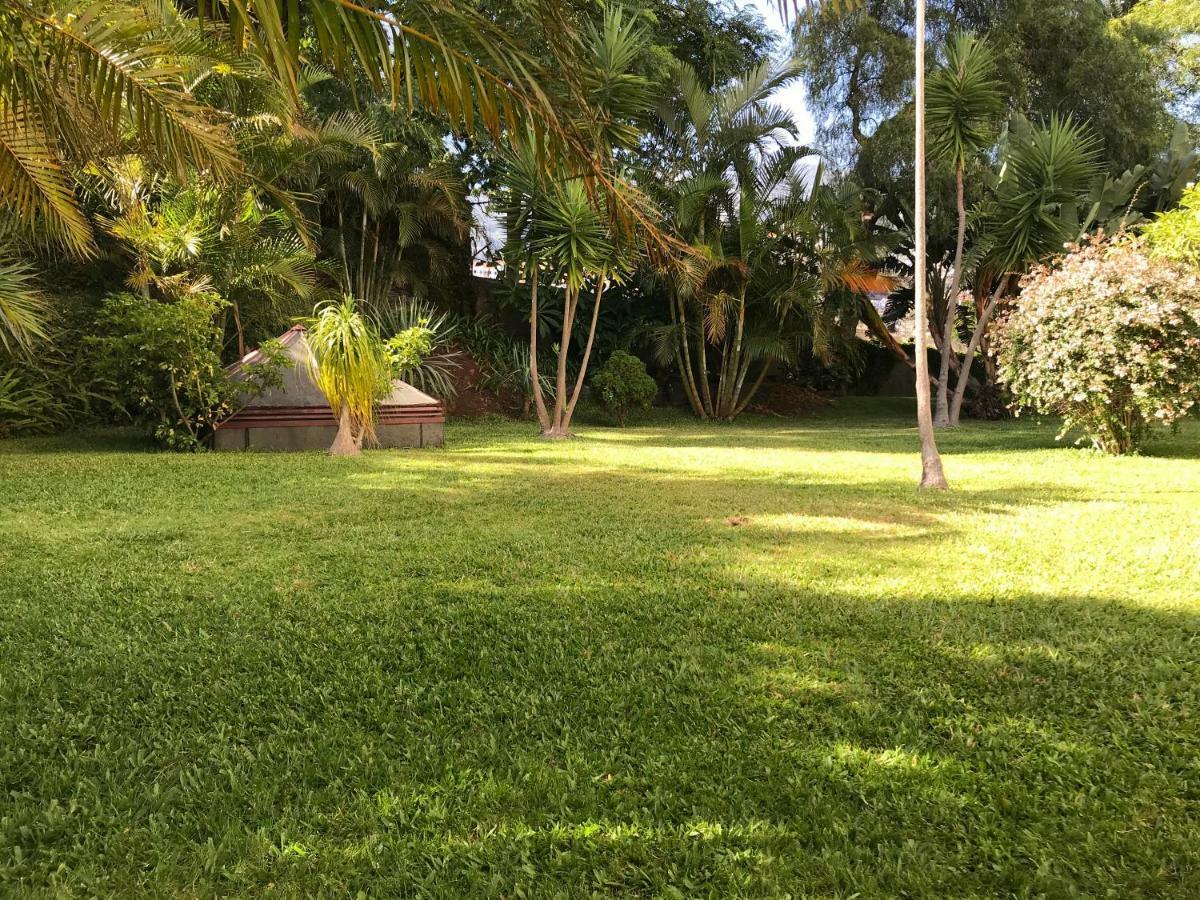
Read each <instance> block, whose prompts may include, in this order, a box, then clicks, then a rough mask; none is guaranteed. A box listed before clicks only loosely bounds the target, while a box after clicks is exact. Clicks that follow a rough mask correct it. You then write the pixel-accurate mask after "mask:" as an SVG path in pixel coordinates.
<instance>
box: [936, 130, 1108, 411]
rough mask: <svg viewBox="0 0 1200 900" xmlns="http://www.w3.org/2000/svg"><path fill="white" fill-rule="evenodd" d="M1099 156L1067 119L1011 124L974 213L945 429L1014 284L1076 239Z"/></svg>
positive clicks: (1084, 132)
mask: <svg viewBox="0 0 1200 900" xmlns="http://www.w3.org/2000/svg"><path fill="white" fill-rule="evenodd" d="M1098 153H1099V145H1098V144H1097V142H1096V139H1095V137H1094V136H1093V135H1092V134H1091V132H1090V131H1089V130H1088V129H1087V128H1086V127H1084V126H1082V125H1079V124H1077V123H1075V122H1072V121H1071V120H1070V119H1060V118H1058V117H1057V116H1054V117H1051V119H1050V121H1049V122H1048V123H1047V124H1046V125H1045V126H1040V127H1034V126H1032V125H1030V124H1029V123H1028V122H1026V121H1024V120H1023V119H1019V118H1018V119H1016V120H1014V122H1013V124H1012V128H1011V131H1010V134H1009V135H1008V138H1007V140H1006V141H1005V144H1004V147H1003V148H1002V153H1001V168H1000V174H999V177H998V179H997V181H996V184H995V187H994V188H993V190H992V192H991V195H990V196H989V197H988V198H987V199H986V200H985V202H984V204H983V206H982V208H981V209H980V210H979V220H980V230H981V235H982V236H981V239H980V246H979V248H978V249H977V259H978V265H977V269H976V273H975V295H976V298H977V314H976V321H975V327H974V329H973V331H972V333H971V339H970V341H969V343H968V344H967V349H966V352H965V353H964V354H963V357H962V361H961V363H960V366H959V374H958V382H957V384H956V385H955V388H954V395H953V397H952V399H951V402H950V425H952V426H953V425H958V423H959V419H960V416H961V413H962V404H963V398H964V397H965V396H966V392H967V385H968V383H969V380H970V376H971V367H972V363H973V362H974V358H975V354H976V352H977V351H978V350H979V349H980V347H981V345H982V343H983V340H984V336H985V334H986V332H987V327H988V323H989V322H990V321H991V318H992V315H993V314H994V313H995V311H996V308H997V306H998V305H999V304H1000V302H1001V300H1002V299H1003V298H1004V296H1005V294H1006V292H1007V291H1008V290H1009V288H1010V286H1011V285H1012V284H1013V281H1014V279H1015V278H1016V277H1017V276H1019V275H1020V274H1021V273H1023V272H1024V271H1026V270H1027V269H1028V268H1029V267H1030V266H1031V265H1033V264H1035V263H1037V262H1039V261H1042V260H1045V259H1048V258H1049V257H1051V256H1054V255H1056V254H1058V253H1061V252H1062V249H1063V246H1064V244H1066V243H1067V242H1069V241H1070V240H1071V239H1072V238H1073V237H1074V235H1075V232H1076V228H1077V227H1078V208H1079V205H1080V203H1081V202H1082V200H1083V198H1084V197H1086V196H1087V192H1088V189H1089V186H1090V185H1091V184H1092V182H1093V180H1094V178H1095V177H1096V174H1097V171H1098ZM989 287H990V293H989Z"/></svg>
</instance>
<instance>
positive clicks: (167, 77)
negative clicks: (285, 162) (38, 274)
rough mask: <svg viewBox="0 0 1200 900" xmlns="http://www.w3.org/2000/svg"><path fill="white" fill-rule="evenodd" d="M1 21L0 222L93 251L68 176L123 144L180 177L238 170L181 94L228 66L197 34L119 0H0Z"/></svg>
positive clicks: (202, 109) (223, 135)
mask: <svg viewBox="0 0 1200 900" xmlns="http://www.w3.org/2000/svg"><path fill="white" fill-rule="evenodd" d="M167 8H169V9H170V10H171V12H172V13H173V12H174V8H173V7H170V5H169V4H167ZM0 22H3V25H4V37H5V44H6V48H5V49H6V52H5V53H2V54H0V207H2V208H3V209H4V210H5V213H4V214H3V216H0V218H2V219H3V221H0V226H3V227H7V228H8V229H12V230H14V231H17V232H18V233H20V234H23V235H25V236H26V237H32V238H34V239H35V240H37V241H38V242H40V243H44V244H49V245H52V246H57V247H61V248H64V249H66V250H67V251H69V252H71V253H73V254H78V255H84V256H86V255H89V254H91V253H93V252H94V250H95V243H94V235H93V232H92V228H91V225H90V223H89V222H88V220H87V217H86V216H85V215H84V213H83V211H82V210H81V208H80V205H79V200H78V197H77V195H76V186H75V181H74V173H76V172H78V171H79V169H81V168H82V166H83V164H85V163H86V162H88V161H90V160H93V159H96V158H98V157H99V156H101V155H108V154H111V153H113V152H117V151H118V149H119V148H120V147H122V146H126V145H127V144H128V141H129V140H130V139H132V140H134V141H136V142H137V144H138V145H139V146H140V147H142V148H144V149H145V150H146V151H148V152H151V153H153V154H154V156H155V157H156V158H157V159H158V160H159V162H160V164H161V166H162V168H163V169H165V170H167V171H171V172H174V173H175V174H177V175H179V176H183V175H185V174H186V172H187V171H188V170H189V169H200V170H204V171H207V172H209V173H210V174H211V175H212V176H213V177H215V178H222V177H225V176H227V175H229V174H231V173H232V172H233V171H235V170H236V169H237V168H238V166H239V163H238V158H237V153H236V150H235V147H234V144H233V140H232V138H231V135H230V133H229V130H228V128H227V127H226V125H225V124H224V123H223V122H222V121H220V117H219V116H218V115H217V114H216V112H215V111H214V110H213V109H212V108H211V107H208V106H206V105H204V104H202V103H200V102H199V101H198V100H197V99H196V97H195V96H194V94H193V93H192V90H191V84H192V83H193V82H194V81H195V80H196V79H197V78H198V77H200V76H201V75H202V74H203V73H205V72H208V71H211V70H212V69H213V67H214V66H217V65H218V64H220V63H224V64H226V65H229V62H230V60H229V55H228V54H227V53H225V52H223V51H221V50H219V49H218V48H216V47H214V46H213V45H212V44H211V43H210V42H209V40H208V39H207V37H206V35H205V34H204V33H202V32H201V31H199V30H198V29H195V28H192V27H190V25H188V24H187V23H185V22H183V21H182V20H180V19H178V18H173V17H172V18H166V17H163V16H161V15H159V14H158V12H157V8H156V7H155V6H154V5H153V4H140V3H137V2H123V0H116V2H106V0H96V2H91V3H78V2H76V3H71V2H57V0H0Z"/></svg>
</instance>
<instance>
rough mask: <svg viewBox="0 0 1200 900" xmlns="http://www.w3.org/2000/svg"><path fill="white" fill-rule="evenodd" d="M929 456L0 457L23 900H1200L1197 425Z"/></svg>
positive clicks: (763, 433) (833, 439) (469, 440)
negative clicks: (932, 468)
mask: <svg viewBox="0 0 1200 900" xmlns="http://www.w3.org/2000/svg"><path fill="white" fill-rule="evenodd" d="M910 421H911V419H910V410H909V409H908V406H907V404H904V403H898V404H897V403H886V402H873V403H871V402H862V401H851V400H847V401H842V402H841V403H840V404H839V406H838V408H837V409H835V410H833V411H832V412H829V413H827V414H824V415H821V416H819V417H816V418H813V419H810V420H778V419H770V420H764V419H759V420H747V421H746V422H745V423H744V424H738V425H735V426H705V425H700V424H697V423H695V422H693V421H690V420H687V419H683V418H679V419H671V420H663V421H661V422H659V423H658V424H655V425H648V426H644V427H631V428H628V429H625V430H618V429H608V428H599V427H584V428H581V429H580V431H581V436H580V438H579V439H578V440H575V441H572V442H568V443H545V442H542V441H539V440H538V439H536V438H533V437H531V428H530V426H529V425H527V424H505V425H470V424H462V425H453V426H451V427H449V428H448V429H447V448H446V449H445V450H443V451H410V452H383V451H380V452H369V453H367V454H366V455H364V456H363V457H362V458H361V459H357V460H334V459H328V458H324V457H322V456H320V455H318V454H304V455H288V454H266V453H260V454H230V455H224V454H222V455H217V454H209V455H200V456H179V455H170V454H160V453H152V452H146V451H145V450H144V448H142V447H141V445H140V443H139V442H138V441H137V440H135V439H134V438H131V437H129V436H128V435H120V434H118V435H110V436H103V435H97V436H90V437H88V436H83V437H73V438H72V437H68V438H53V439H37V440H21V441H9V442H5V443H3V444H0V573H2V578H0V895H2V896H5V897H9V896H13V897H25V896H34V897H37V896H67V897H71V896H79V897H83V896H93V895H95V896H117V897H141V896H163V897H168V896H180V897H192V896H197V897H209V896H235V897H317V896H327V897H355V896H356V895H359V896H366V897H402V896H436V897H477V896H497V897H520V896H539V897H540V896H545V897H552V896H560V897H582V896H588V895H601V896H629V895H633V896H665V897H681V896H682V897H699V896H711V897H731V896H758V897H778V896H783V895H792V896H840V897H848V896H851V895H859V896H864V897H876V896H898V895H908V896H928V897H947V896H970V895H974V896H996V895H1008V894H1013V895H1020V896H1048V897H1066V896H1076V895H1079V896H1083V895H1090V896H1116V897H1130V896H1153V895H1160V896H1172V897H1183V896H1197V895H1200V718H1198V717H1200V702H1198V701H1200V640H1198V637H1200V628H1198V625H1200V619H1198V613H1200V561H1198V560H1200V427H1197V424H1198V423H1194V422H1193V423H1189V425H1188V426H1187V427H1186V428H1185V429H1184V431H1183V433H1182V434H1180V435H1178V436H1175V437H1168V438H1167V439H1166V440H1163V441H1161V442H1159V443H1157V444H1155V445H1154V446H1153V447H1151V448H1150V452H1149V454H1148V455H1147V456H1144V457H1140V458H1129V459H1105V458H1101V457H1099V456H1096V455H1094V454H1092V453H1090V452H1087V451H1081V450H1076V449H1071V448H1069V447H1064V446H1062V445H1060V444H1056V442H1055V441H1054V437H1053V434H1054V432H1053V428H1051V427H1049V426H1042V425H1038V424H1036V423H1033V422H1029V421H1025V420H1018V421H1016V422H1010V423H1003V424H972V425H970V426H968V427H966V428H964V429H963V430H962V431H960V432H958V433H955V434H953V435H944V436H942V445H943V449H944V451H945V452H946V464H947V471H948V475H949V477H950V479H951V481H952V483H953V485H954V491H953V492H952V493H950V494H948V495H945V496H921V495H918V494H917V493H916V492H915V490H914V479H915V475H916V466H917V460H916V456H915V442H916V439H915V432H914V429H913V428H912V427H911V425H910ZM360 892H361V894H360Z"/></svg>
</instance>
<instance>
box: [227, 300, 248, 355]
mask: <svg viewBox="0 0 1200 900" xmlns="http://www.w3.org/2000/svg"><path fill="white" fill-rule="evenodd" d="M230 309H232V310H233V327H234V330H235V331H237V345H238V359H241V358H242V357H243V356H245V355H246V332H245V329H243V328H242V313H241V310H240V309H238V305H237V304H236V303H231V304H230Z"/></svg>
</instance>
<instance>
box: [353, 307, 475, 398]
mask: <svg viewBox="0 0 1200 900" xmlns="http://www.w3.org/2000/svg"><path fill="white" fill-rule="evenodd" d="M370 318H371V321H372V322H373V324H374V325H375V327H376V329H377V330H378V332H379V334H380V335H381V336H386V340H385V342H384V346H385V349H386V350H387V353H388V356H389V357H390V358H391V361H392V372H393V375H394V377H396V378H401V379H403V380H404V381H407V382H408V383H409V384H411V385H413V386H414V387H416V388H417V389H419V390H422V391H424V392H425V393H427V394H432V395H433V396H435V397H439V398H441V399H443V400H451V399H453V398H454V395H455V393H456V388H455V381H454V378H455V374H456V373H457V371H458V369H459V359H460V356H461V354H459V352H458V351H457V350H455V349H454V344H455V343H456V342H457V340H458V339H459V331H460V329H459V323H458V321H457V320H455V319H454V318H453V317H451V316H450V315H449V314H448V313H445V312H440V311H438V310H437V309H435V308H434V307H433V306H431V305H430V304H429V303H427V302H425V301H422V300H416V299H411V298H410V299H408V300H402V301H399V302H396V303H389V304H387V305H385V306H383V307H382V308H376V309H373V310H372V311H371V314H370Z"/></svg>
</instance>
